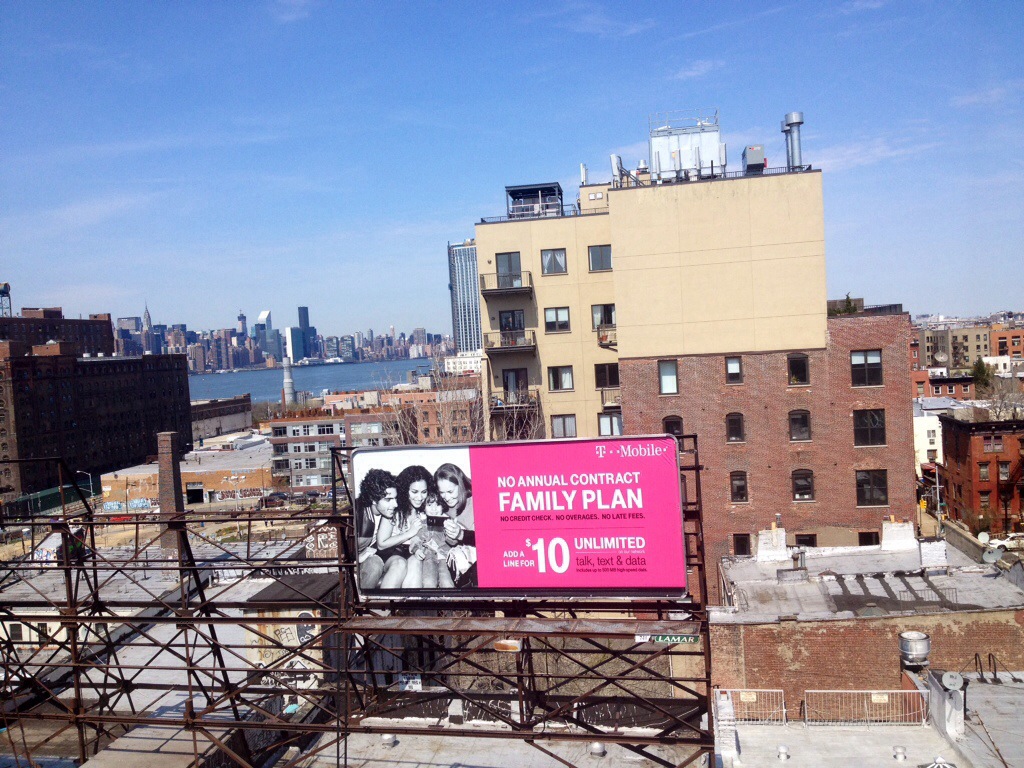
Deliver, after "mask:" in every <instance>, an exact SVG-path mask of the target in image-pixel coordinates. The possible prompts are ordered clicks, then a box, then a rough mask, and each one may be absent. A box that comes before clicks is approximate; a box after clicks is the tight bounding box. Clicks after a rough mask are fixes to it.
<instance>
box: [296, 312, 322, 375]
mask: <svg viewBox="0 0 1024 768" xmlns="http://www.w3.org/2000/svg"><path fill="white" fill-rule="evenodd" d="M299 330H300V331H301V332H302V357H313V356H314V355H315V354H316V353H317V349H316V328H314V327H313V326H311V325H310V324H309V307H299ZM292 359H293V360H296V362H297V361H298V358H292Z"/></svg>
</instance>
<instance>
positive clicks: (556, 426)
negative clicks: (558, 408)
mask: <svg viewBox="0 0 1024 768" xmlns="http://www.w3.org/2000/svg"><path fill="white" fill-rule="evenodd" d="M551 436H552V437H576V415H575V414H569V415H567V416H552V417H551Z"/></svg>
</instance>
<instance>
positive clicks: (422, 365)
mask: <svg viewBox="0 0 1024 768" xmlns="http://www.w3.org/2000/svg"><path fill="white" fill-rule="evenodd" d="M429 367H430V361H429V360H424V359H419V360H393V361H390V362H386V363H339V364H331V365H296V366H292V378H293V379H294V380H295V389H296V390H297V391H306V392H312V393H313V394H314V395H316V396H319V395H320V393H321V392H322V391H323V390H325V389H329V390H331V391H334V392H339V391H341V392H347V391H352V390H356V391H358V390H364V389H385V388H389V387H391V386H392V385H394V384H404V383H405V382H406V380H407V379H406V377H407V375H408V372H409V371H413V370H420V371H424V372H425V371H427V370H428V369H429ZM188 386H189V392H190V397H191V398H192V399H193V400H212V399H216V398H222V397H233V396H234V395H244V394H245V393H247V392H248V393H249V394H250V395H251V396H252V400H253V402H254V403H256V402H264V401H268V400H280V399H281V388H282V387H283V386H284V370H283V369H281V368H260V369H257V370H245V371H234V372H231V373H206V374H202V375H200V376H195V375H193V376H189V377H188Z"/></svg>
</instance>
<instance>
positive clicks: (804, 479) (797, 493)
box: [793, 469, 814, 501]
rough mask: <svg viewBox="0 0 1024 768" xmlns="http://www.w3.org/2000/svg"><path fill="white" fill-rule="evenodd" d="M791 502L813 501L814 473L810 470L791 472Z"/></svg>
mask: <svg viewBox="0 0 1024 768" xmlns="http://www.w3.org/2000/svg"><path fill="white" fill-rule="evenodd" d="M793 501H814V473H813V472H812V471H811V470H809V469H797V470H794V471H793Z"/></svg>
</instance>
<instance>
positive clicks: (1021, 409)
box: [978, 376, 1024, 421]
mask: <svg viewBox="0 0 1024 768" xmlns="http://www.w3.org/2000/svg"><path fill="white" fill-rule="evenodd" d="M978 396H979V397H980V398H981V399H983V400H986V401H987V402H988V412H989V418H990V419H992V421H1010V420H1013V419H1024V386H1022V384H1021V382H1020V381H1018V380H1017V379H1016V378H1014V377H1012V376H993V377H992V380H991V381H990V382H989V383H988V384H985V385H983V386H981V387H979V388H978Z"/></svg>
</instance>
